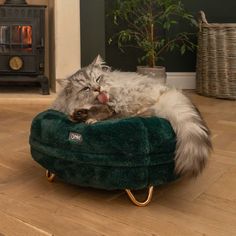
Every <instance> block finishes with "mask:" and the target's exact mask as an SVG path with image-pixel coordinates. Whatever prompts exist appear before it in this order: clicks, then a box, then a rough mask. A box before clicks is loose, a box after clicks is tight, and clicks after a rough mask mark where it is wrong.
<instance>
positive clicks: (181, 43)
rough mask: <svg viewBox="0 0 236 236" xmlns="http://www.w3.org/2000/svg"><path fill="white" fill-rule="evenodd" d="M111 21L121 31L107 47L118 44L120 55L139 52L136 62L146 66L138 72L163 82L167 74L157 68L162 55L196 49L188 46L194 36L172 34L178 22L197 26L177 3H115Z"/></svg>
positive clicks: (166, 0) (136, 0)
mask: <svg viewBox="0 0 236 236" xmlns="http://www.w3.org/2000/svg"><path fill="white" fill-rule="evenodd" d="M112 18H113V22H114V24H115V25H117V26H120V27H123V28H124V29H122V30H120V31H119V32H118V33H116V34H115V35H114V36H112V37H111V38H110V40H109V43H112V42H113V41H117V43H118V47H119V48H120V49H121V50H122V51H124V49H125V47H135V48H138V49H141V50H142V52H143V56H142V57H141V58H139V62H142V61H145V62H146V66H138V67H137V71H138V72H139V73H141V74H145V75H149V76H151V77H155V78H158V79H159V80H161V81H162V82H165V81H166V70H165V67H161V66H157V62H158V61H159V60H161V59H162V57H161V55H162V54H163V53H164V52H166V51H173V50H178V51H179V52H180V53H181V54H184V53H185V51H186V50H191V51H192V50H193V49H194V48H195V46H196V45H195V44H194V43H193V42H191V35H192V34H193V33H188V32H176V33H174V31H173V28H174V27H175V26H176V25H177V24H178V23H179V21H186V22H187V23H188V24H190V25H192V26H196V25H197V23H196V21H195V20H194V17H193V16H192V15H191V14H189V13H188V12H187V11H186V10H185V9H184V6H183V4H182V2H181V1H180V0H116V2H115V6H114V9H113V11H112Z"/></svg>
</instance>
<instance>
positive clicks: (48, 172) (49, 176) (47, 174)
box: [46, 170, 56, 182]
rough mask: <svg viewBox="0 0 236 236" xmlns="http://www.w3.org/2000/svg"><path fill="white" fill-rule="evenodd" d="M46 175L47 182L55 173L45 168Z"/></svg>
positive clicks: (50, 180) (51, 179)
mask: <svg viewBox="0 0 236 236" xmlns="http://www.w3.org/2000/svg"><path fill="white" fill-rule="evenodd" d="M46 177H47V179H48V181H49V182H53V180H54V179H55V177H56V175H55V174H53V173H52V172H50V171H49V170H46Z"/></svg>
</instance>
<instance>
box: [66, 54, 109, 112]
mask: <svg viewBox="0 0 236 236" xmlns="http://www.w3.org/2000/svg"><path fill="white" fill-rule="evenodd" d="M107 70H108V67H107V66H104V65H103V62H102V59H101V58H100V57H97V58H96V59H95V60H94V61H93V62H92V63H91V64H90V65H89V66H87V67H84V68H82V69H81V70H79V71H77V72H76V73H75V74H74V75H72V76H71V77H69V78H68V79H66V80H64V81H63V83H64V88H63V89H64V91H65V95H66V99H67V100H68V101H69V106H70V110H73V109H78V108H89V106H90V105H93V104H96V103H98V100H97V97H98V95H99V94H100V92H102V91H103V90H102V82H103V80H104V76H105V75H106V73H107Z"/></svg>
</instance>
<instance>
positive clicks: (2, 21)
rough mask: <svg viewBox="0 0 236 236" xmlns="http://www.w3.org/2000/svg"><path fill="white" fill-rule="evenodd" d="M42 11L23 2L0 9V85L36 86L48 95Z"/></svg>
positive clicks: (9, 0) (18, 0) (11, 1)
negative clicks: (30, 83)
mask: <svg viewBox="0 0 236 236" xmlns="http://www.w3.org/2000/svg"><path fill="white" fill-rule="evenodd" d="M45 9H46V6H37V5H28V4H27V3H26V1H25V0H6V1H5V3H4V4H3V5H0V83H1V82H7V83H8V82H39V83H40V84H41V87H42V94H49V82H48V78H47V77H46V76H45V75H44V73H45V71H44V69H45Z"/></svg>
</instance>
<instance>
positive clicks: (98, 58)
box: [91, 54, 106, 67]
mask: <svg viewBox="0 0 236 236" xmlns="http://www.w3.org/2000/svg"><path fill="white" fill-rule="evenodd" d="M104 64H106V62H105V61H104V60H103V59H102V57H101V56H100V55H99V54H98V55H97V56H96V58H95V59H94V60H93V62H92V63H91V65H92V66H101V67H102V65H104Z"/></svg>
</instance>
